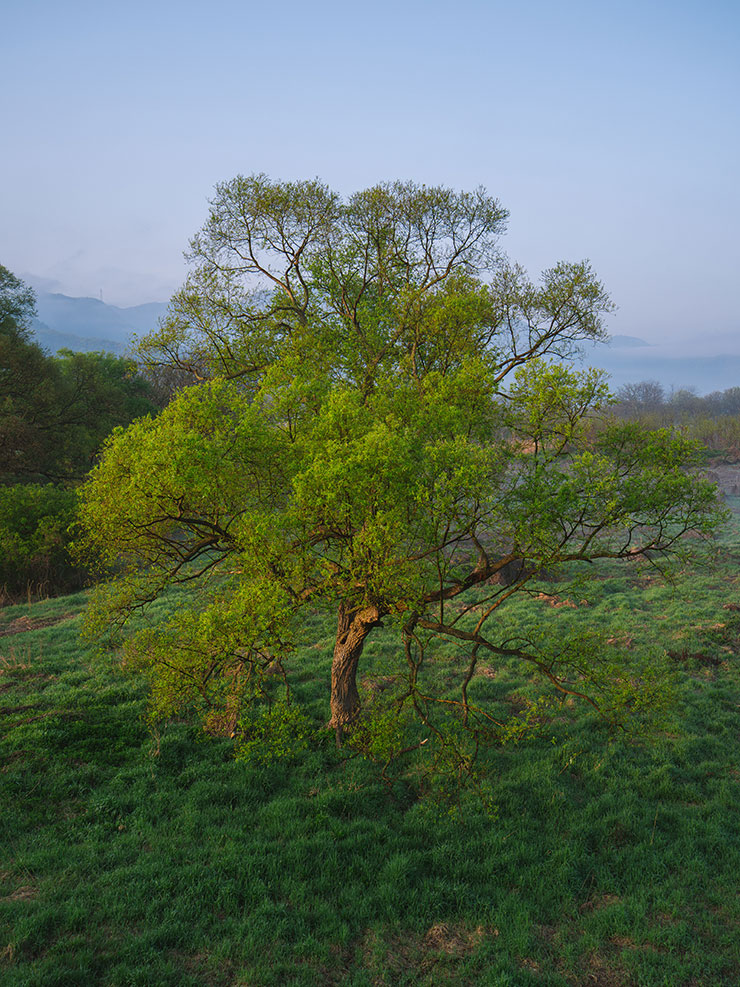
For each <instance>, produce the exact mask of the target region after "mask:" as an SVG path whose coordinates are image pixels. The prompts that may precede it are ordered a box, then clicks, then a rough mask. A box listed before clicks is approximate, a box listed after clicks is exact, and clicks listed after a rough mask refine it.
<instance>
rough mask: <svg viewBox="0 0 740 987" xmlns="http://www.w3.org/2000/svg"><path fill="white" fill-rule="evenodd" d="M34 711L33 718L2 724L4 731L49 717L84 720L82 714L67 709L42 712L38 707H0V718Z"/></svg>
mask: <svg viewBox="0 0 740 987" xmlns="http://www.w3.org/2000/svg"><path fill="white" fill-rule="evenodd" d="M30 711H34V714H35V715H34V716H22V717H21V718H20V719H19V720H13V721H12V722H11V723H6V722H4V723H3V728H4V729H5V730H13V729H15V727H20V726H25V725H26V724H27V723H35V722H36V721H37V720H47V719H48V718H49V717H51V716H58V717H59V718H60V719H63V720H84V718H85V714H84V713H82V712H78V711H74V710H68V709H48V710H45V711H43V712H40V711H39V707H38V706H36V705H31V706H0V717H3V718H5V717H8V716H17V715H18V713H28V712H30Z"/></svg>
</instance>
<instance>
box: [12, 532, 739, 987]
mask: <svg viewBox="0 0 740 987" xmlns="http://www.w3.org/2000/svg"><path fill="white" fill-rule="evenodd" d="M739 559H740V548H739V547H738V542H737V534H736V533H734V534H732V535H731V536H728V538H727V539H726V542H725V546H724V555H723V561H722V563H721V565H718V566H716V567H715V568H713V569H711V570H707V571H704V572H699V573H686V574H684V578H683V581H682V582H681V583H680V584H679V586H678V587H673V588H672V587H670V586H666V585H665V584H663V583H662V581H660V580H659V579H657V578H655V577H654V576H653V577H650V576H646V575H645V574H644V573H639V572H637V571H633V570H629V571H627V573H626V574H624V573H621V572H617V571H616V570H615V571H614V572H605V573H603V574H602V577H603V578H602V579H601V581H599V582H598V585H596V584H594V585H592V586H591V591H592V592H591V595H590V605H589V606H588V607H586V606H585V605H583V606H581V605H577V606H574V607H569V606H556V605H553V598H552V596H551V597H550V598H548V597H543V598H540V599H533V600H525V601H522V602H521V603H519V604H517V605H516V606H514V607H512V608H511V616H510V617H509V618H508V619H509V620H510V621H511V622H512V627H513V626H523V627H526V626H528V625H537V626H544V625H546V624H548V623H551V624H552V626H553V628H554V629H557V626H558V622H559V621H568V622H569V623H570V624H573V623H574V622H575V623H577V622H578V621H582V622H583V623H584V625H585V624H591V625H593V624H598V623H599V622H602V621H610V622H611V621H614V620H616V621H617V623H618V624H619V633H620V634H624V635H626V636H627V637H629V638H630V640H631V641H632V642H633V644H632V646H634V647H641V646H643V645H654V644H655V643H656V642H658V643H662V644H663V646H664V647H666V648H667V649H668V650H670V651H672V652H673V653H674V655H675V659H676V667H677V669H678V671H679V691H680V695H681V700H682V702H681V706H680V713H679V722H678V723H677V726H676V728H675V730H672V731H671V733H670V734H665V735H663V736H662V737H661V738H660V739H659V741H658V742H657V743H656V744H655V745H654V746H651V747H640V746H630V745H629V744H624V743H615V742H614V740H613V738H612V737H610V736H609V734H608V733H607V732H606V731H605V730H603V729H601V728H599V727H598V726H596V725H595V722H594V720H593V718H591V717H589V716H588V715H586V714H585V713H584V714H583V716H582V717H581V718H580V719H576V720H575V722H574V723H572V724H570V725H569V726H568V728H567V732H566V728H565V726H562V725H560V726H559V725H558V724H553V725H552V726H551V727H549V728H548V730H546V731H545V732H543V734H542V735H540V736H539V737H532V738H531V739H529V740H527V741H526V742H522V743H521V744H519V745H518V746H516V747H510V748H506V749H504V750H502V751H501V752H500V754H499V755H497V774H496V780H495V781H494V793H493V794H494V801H495V804H496V806H497V812H496V813H495V815H493V816H491V815H487V814H486V813H485V812H484V811H483V809H482V808H481V807H479V806H476V805H475V804H474V803H473V804H471V805H470V806H469V807H468V808H467V810H466V811H465V813H464V814H463V815H462V816H461V815H459V814H451V813H448V812H445V811H444V810H443V809H440V808H438V807H435V806H434V805H432V804H429V803H427V802H424V801H421V802H420V801H418V800H416V799H415V797H414V795H413V793H412V792H411V790H410V789H408V790H406V789H403V788H402V787H399V788H398V789H397V791H396V794H395V797H391V796H390V795H389V793H388V791H387V789H386V788H385V787H384V786H383V785H382V784H380V783H379V780H378V776H377V769H376V768H374V767H373V766H372V765H368V764H365V763H363V762H362V761H360V760H359V759H355V760H350V761H347V762H345V763H341V762H340V761H338V759H337V756H336V755H335V753H334V752H333V751H332V749H331V744H330V743H328V742H327V745H326V747H325V748H320V747H319V748H318V749H314V750H310V751H307V752H305V753H303V754H301V755H300V756H299V757H298V758H296V759H295V760H293V761H288V760H286V761H277V762H275V763H274V764H270V765H267V766H260V765H255V764H250V763H244V762H237V761H234V759H233V756H232V753H233V749H232V744H231V743H229V742H225V741H214V740H212V739H204V738H203V737H202V736H200V735H199V734H197V733H196V732H195V731H194V730H193V729H192V728H191V727H190V726H189V725H188V724H187V723H175V724H172V725H170V726H169V727H168V728H167V729H166V730H165V731H163V733H162V734H161V736H159V737H153V736H152V735H151V734H150V733H148V732H147V730H146V728H145V726H144V725H143V719H142V717H143V713H144V708H145V696H144V692H143V687H142V684H141V683H140V682H139V681H136V680H132V679H131V678H129V677H126V676H125V675H124V674H123V673H121V672H120V671H119V670H117V669H116V667H115V665H114V664H113V663H109V662H106V661H103V660H102V659H100V658H94V657H93V656H92V654H91V653H89V652H87V651H85V649H84V647H83V646H82V645H81V644H80V642H79V639H78V633H79V626H80V613H81V611H82V609H83V606H84V603H85V596H84V594H78V595H76V596H72V597H66V598H64V599H57V600H53V601H49V602H44V603H38V604H34V605H32V606H18V607H14V608H7V609H5V610H3V611H2V612H0V725H1V727H2V740H1V741H0V759H1V760H0V763H1V765H2V768H1V771H0V799H1V800H2V801H1V803H0V805H1V810H2V811H1V815H0V855H1V856H0V980H1V981H2V983H3V984H4V985H8V987H19V985H24V987H31V985H38V987H41V985H43V987H52V985H64V987H72V985H77V984H79V985H85V987H88V985H91V984H100V985H111V987H114V985H115V987H124V985H126V987H130V985H142V987H143V985H157V987H159V985H162V987H165V985H192V987H195V985H204V984H206V985H224V987H227V985H228V987H237V985H239V987H268V985H275V987H277V985H295V987H298V985H306V987H309V985H316V984H329V985H332V984H335V985H339V984H342V985H348V987H371V985H373V987H374V985H403V984H407V985H411V984H419V985H429V987H431V985H444V984H455V985H490V987H494V985H495V987H504V985H513V987H520V985H521V987H527V985H548V987H566V985H568V987H573V985H583V987H586V985H597V987H599V985H601V987H627V985H633V984H634V985H641V987H642V985H645V987H647V985H656V987H658V985H664V987H668V985H670V987H717V985H728V987H729V985H737V983H738V982H740V896H739V895H738V890H739V889H740V831H739V826H738V819H740V771H739V770H738V765H739V764H740V732H739V730H738V709H739V708H740V669H739V662H738V651H739V650H740V643H739V640H740V621H738V617H737V615H735V614H734V612H733V611H732V610H723V605H725V604H728V603H729V605H730V606H735V605H736V603H740V598H739V597H738V592H737V589H738V585H737V575H736V572H737V562H738V560H739ZM555 602H556V603H557V602H562V601H558V600H557V599H556V600H555ZM685 626H688V627H690V628H691V629H690V630H689V631H687V630H685ZM307 635H308V639H309V640H310V642H311V643H307V646H306V647H305V648H304V649H303V650H302V651H300V652H299V653H298V654H297V655H296V658H295V661H296V662H299V663H300V665H301V669H302V671H301V676H300V678H301V682H300V684H299V692H302V693H303V698H304V700H306V701H307V704H308V706H309V708H315V709H316V711H317V715H321V712H320V711H321V710H323V709H324V708H325V703H326V699H325V689H326V671H327V667H328V661H329V657H330V651H331V647H330V646H331V629H330V628H329V627H328V625H324V624H322V622H321V621H320V620H319V618H316V619H315V621H314V622H313V623H312V624H311V626H310V627H308V628H307ZM692 656H693V657H692ZM367 657H368V661H372V659H373V653H372V650H371V649H370V653H369V654H368V656H367ZM390 657H392V648H391V647H390V645H388V646H385V647H380V649H379V651H378V653H377V655H376V660H377V662H378V668H380V667H381V666H384V665H385V664H387V662H388V660H389V659H390ZM519 674H520V673H519V672H518V670H516V669H513V668H501V669H498V670H494V671H493V672H490V674H489V675H488V676H485V675H482V676H481V677H480V688H481V689H485V688H490V689H492V690H494V693H495V689H496V688H497V687H500V688H503V685H504V684H510V683H513V684H515V685H516V682H517V678H516V676H517V675H519ZM522 681H523V680H522Z"/></svg>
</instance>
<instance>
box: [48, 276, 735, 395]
mask: <svg viewBox="0 0 740 987" xmlns="http://www.w3.org/2000/svg"><path fill="white" fill-rule="evenodd" d="M36 305H37V311H38V318H37V319H35V320H34V322H33V327H32V328H33V332H34V335H35V337H36V339H37V341H38V342H39V343H40V344H41V346H43V347H44V348H45V349H47V350H49V351H50V352H52V353H56V352H58V351H59V350H60V349H64V348H66V349H71V350H76V351H78V352H89V351H91V350H104V351H106V352H109V353H116V354H122V353H124V352H126V351H127V350H128V348H129V347H130V344H131V339H132V336H133V335H134V334H136V335H143V334H145V333H148V332H151V331H152V330H153V329H155V328H156V326H157V322H158V320H159V319H160V318H162V317H163V316H164V315H165V313H166V312H167V303H166V302H148V303H146V304H143V305H134V306H131V307H129V308H121V307H119V306H117V305H108V304H107V303H106V302H103V301H101V300H100V299H98V298H73V297H71V296H69V295H62V294H59V293H56V292H47V291H38V292H37V296H36ZM581 349H582V352H583V363H584V364H585V365H587V366H594V367H601V368H603V369H604V370H606V372H607V373H608V374H609V376H610V384H611V387H612V389H613V390H616V389H617V388H619V387H621V386H622V385H623V384H630V383H636V382H637V381H641V380H657V381H659V382H660V383H661V384H662V385H663V387H665V388H666V390H668V391H671V390H680V389H682V388H689V389H694V390H696V392H697V394H708V393H710V392H712V391H723V390H727V389H728V388H730V387H737V386H740V335H738V334H737V333H728V332H725V333H705V334H703V336H702V337H701V338H699V337H693V338H688V339H686V338H684V339H674V340H671V341H670V342H662V343H650V342H648V341H647V340H645V339H642V338H641V337H639V336H629V335H624V334H615V335H613V336H611V337H610V339H609V342H608V343H588V344H584V345H583V346H582V347H581Z"/></svg>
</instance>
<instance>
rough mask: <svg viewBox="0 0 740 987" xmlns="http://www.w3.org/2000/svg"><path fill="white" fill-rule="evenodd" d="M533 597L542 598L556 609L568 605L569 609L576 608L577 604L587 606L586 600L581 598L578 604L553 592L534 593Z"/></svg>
mask: <svg viewBox="0 0 740 987" xmlns="http://www.w3.org/2000/svg"><path fill="white" fill-rule="evenodd" d="M534 599H535V600H542V601H543V602H544V603H547V604H549V605H550V606H551V607H555V609H558V608H559V607H568V608H569V609H570V610H577V609H578V607H579V605H580V606H588V601H587V600H581V602H580V604H578V603H574V602H573V601H572V600H561V599H560V597H559V596H557V595H556V594H554V593H535V595H534Z"/></svg>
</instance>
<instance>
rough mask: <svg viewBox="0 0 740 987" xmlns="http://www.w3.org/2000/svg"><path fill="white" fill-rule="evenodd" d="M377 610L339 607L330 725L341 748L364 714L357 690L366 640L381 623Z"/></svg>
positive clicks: (372, 608)
mask: <svg viewBox="0 0 740 987" xmlns="http://www.w3.org/2000/svg"><path fill="white" fill-rule="evenodd" d="M380 616H381V614H380V611H379V610H378V608H377V607H363V608H357V609H355V610H348V609H347V608H346V607H345V605H344V603H340V604H339V617H338V620H337V640H336V643H335V645H334V660H333V661H332V665H331V719H330V720H329V723H328V726H329V727H330V728H331V727H333V728H334V730H335V731H336V735H337V747H340V746H341V744H342V733H343V731H344V730H345V729H346V728H347V727H349V726H351V725H352V723H353V722H354V721H355V720H356V719H357V715H358V713H359V712H360V695H359V693H358V691H357V665H358V662H359V660H360V655H361V654H362V648H363V646H364V644H365V638H366V637H367V636H368V634H369V633H370V631H371V630H372V629H373V627H376V626H377V625H378V624H379V623H380Z"/></svg>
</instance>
